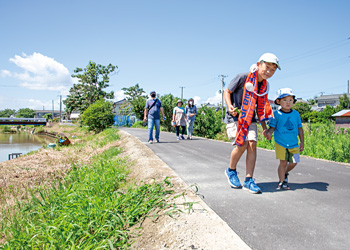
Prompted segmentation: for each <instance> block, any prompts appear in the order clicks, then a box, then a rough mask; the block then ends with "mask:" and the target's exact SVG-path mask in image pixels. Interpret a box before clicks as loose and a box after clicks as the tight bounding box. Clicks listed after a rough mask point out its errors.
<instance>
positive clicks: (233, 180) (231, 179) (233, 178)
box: [225, 168, 241, 188]
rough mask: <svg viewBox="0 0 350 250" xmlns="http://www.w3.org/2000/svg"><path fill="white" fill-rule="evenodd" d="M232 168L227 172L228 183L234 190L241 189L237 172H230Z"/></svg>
mask: <svg viewBox="0 0 350 250" xmlns="http://www.w3.org/2000/svg"><path fill="white" fill-rule="evenodd" d="M229 169H230V168H227V169H226V170H225V175H226V177H227V180H228V183H229V184H230V186H231V187H233V188H240V187H241V182H240V181H239V179H238V176H237V171H229Z"/></svg>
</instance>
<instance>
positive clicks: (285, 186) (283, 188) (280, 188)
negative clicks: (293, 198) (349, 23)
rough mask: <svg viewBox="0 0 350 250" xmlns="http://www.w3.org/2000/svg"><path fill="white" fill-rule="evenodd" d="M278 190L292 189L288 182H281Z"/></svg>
mask: <svg viewBox="0 0 350 250" xmlns="http://www.w3.org/2000/svg"><path fill="white" fill-rule="evenodd" d="M277 189H278V190H289V189H290V187H289V186H288V183H287V182H285V181H281V182H279V183H278V186H277Z"/></svg>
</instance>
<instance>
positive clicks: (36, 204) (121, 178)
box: [0, 129, 175, 249]
mask: <svg viewBox="0 0 350 250" xmlns="http://www.w3.org/2000/svg"><path fill="white" fill-rule="evenodd" d="M78 139H79V142H78V143H75V144H74V145H70V146H69V147H71V149H70V153H71V154H74V152H78V151H79V150H80V151H82V150H84V147H92V148H93V150H94V152H99V151H101V153H98V154H95V155H94V156H93V157H91V159H90V161H89V163H87V164H84V163H82V162H83V159H77V160H76V161H75V163H73V164H71V167H70V169H68V171H66V173H65V174H66V175H65V176H64V177H63V175H62V176H61V177H59V178H57V176H55V178H54V179H56V180H54V179H53V180H52V182H51V186H37V187H34V188H31V189H30V190H26V191H27V192H28V193H30V196H29V197H30V198H28V199H27V200H23V199H22V198H21V199H18V200H17V203H16V205H14V206H9V207H7V209H6V210H3V211H1V213H2V217H3V220H1V225H0V226H1V235H2V237H3V242H4V241H6V242H5V243H4V244H2V245H0V249H126V248H128V247H129V246H130V245H131V244H132V238H131V235H130V232H129V229H130V227H132V226H134V225H135V224H137V223H138V222H140V221H142V220H143V219H144V218H145V217H146V216H151V215H153V216H157V211H159V210H164V209H168V210H169V211H168V213H170V214H171V213H173V212H175V208H174V207H173V206H170V203H169V201H168V200H167V199H168V198H169V197H168V196H169V194H170V193H172V190H171V184H170V182H169V181H168V180H164V181H163V183H157V182H154V183H153V184H144V183H141V184H135V183H134V182H133V181H132V180H128V178H127V175H128V171H129V170H128V165H129V164H130V163H129V162H128V161H127V160H126V159H125V158H121V157H119V156H118V155H119V154H120V152H121V151H122V149H121V148H119V147H116V146H111V147H108V145H109V144H110V143H113V142H115V141H116V140H119V135H118V134H117V130H115V129H107V130H105V131H103V132H102V133H100V134H98V135H83V136H80V137H79V138H78ZM101 149H103V150H101ZM51 150H52V149H51ZM53 150H55V151H60V150H63V149H60V147H59V148H57V149H53ZM57 179H58V180H57ZM12 190H13V188H12ZM0 191H1V192H0V200H3V199H4V197H6V195H7V194H6V192H10V191H11V190H10V188H8V189H6V188H4V187H3V188H2V189H1V190H0ZM18 196H19V193H18ZM1 197H2V198H1ZM15 198H16V197H15Z"/></svg>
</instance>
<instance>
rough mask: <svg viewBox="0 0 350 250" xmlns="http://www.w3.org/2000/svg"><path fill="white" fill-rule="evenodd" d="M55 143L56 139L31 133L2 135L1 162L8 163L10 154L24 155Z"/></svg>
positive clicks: (0, 136) (0, 138) (0, 144)
mask: <svg viewBox="0 0 350 250" xmlns="http://www.w3.org/2000/svg"><path fill="white" fill-rule="evenodd" d="M54 141H55V139H53V138H51V137H47V136H41V135H33V134H31V133H24V132H21V133H15V134H7V133H6V134H2V133H0V162H3V161H7V160H8V159H9V154H12V153H22V155H24V154H27V153H29V152H31V151H35V150H38V149H39V148H42V147H43V145H47V144H49V143H50V142H54Z"/></svg>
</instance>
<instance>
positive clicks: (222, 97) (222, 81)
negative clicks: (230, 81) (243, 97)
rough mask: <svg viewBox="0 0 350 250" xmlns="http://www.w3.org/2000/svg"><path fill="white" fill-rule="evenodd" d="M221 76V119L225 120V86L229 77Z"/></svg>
mask: <svg viewBox="0 0 350 250" xmlns="http://www.w3.org/2000/svg"><path fill="white" fill-rule="evenodd" d="M220 76H221V118H222V119H224V86H225V81H224V79H225V78H226V77H227V76H225V75H219V77H220Z"/></svg>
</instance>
